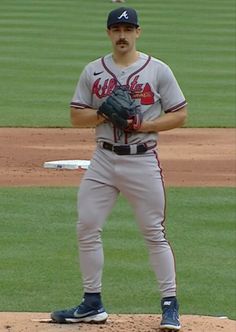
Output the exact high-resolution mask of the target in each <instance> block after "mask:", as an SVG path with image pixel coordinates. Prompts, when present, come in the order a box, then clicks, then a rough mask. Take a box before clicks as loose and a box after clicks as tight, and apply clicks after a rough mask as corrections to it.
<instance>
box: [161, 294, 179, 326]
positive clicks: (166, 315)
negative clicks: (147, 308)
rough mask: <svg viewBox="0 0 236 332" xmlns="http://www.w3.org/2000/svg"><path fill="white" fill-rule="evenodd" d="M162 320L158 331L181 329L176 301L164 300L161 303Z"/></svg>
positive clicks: (174, 299)
mask: <svg viewBox="0 0 236 332" xmlns="http://www.w3.org/2000/svg"><path fill="white" fill-rule="evenodd" d="M161 307H162V320H161V324H160V329H161V330H162V331H163V332H171V331H179V330H180V328H181V325H180V321H179V312H178V310H179V305H178V302H177V299H176V298H175V297H173V298H165V299H162V301H161Z"/></svg>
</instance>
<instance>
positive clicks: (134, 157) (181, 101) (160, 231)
mask: <svg viewBox="0 0 236 332" xmlns="http://www.w3.org/2000/svg"><path fill="white" fill-rule="evenodd" d="M117 85H125V86H129V88H130V91H131V95H132V98H134V99H136V100H137V101H138V103H139V104H140V109H141V111H142V113H143V119H144V121H145V120H154V119H156V118H158V117H160V116H161V113H162V112H166V113H168V112H178V110H179V109H181V108H183V107H184V106H185V105H186V101H185V98H184V95H183V93H182V91H181V89H180V87H179V85H178V83H177V81H176V79H175V77H174V75H173V73H172V71H171V70H170V68H169V67H168V66H167V65H166V64H165V63H163V62H161V61H160V60H158V59H155V58H153V57H150V56H148V55H146V54H144V53H139V57H138V60H137V61H136V62H135V63H133V64H132V65H130V66H129V67H126V68H120V67H118V66H117V65H116V64H115V63H114V61H113V57H112V54H108V55H106V56H105V57H103V58H100V59H97V60H96V61H93V62H91V63H89V64H88V65H87V66H86V67H85V69H84V70H83V72H82V74H81V76H80V79H79V82H78V85H77V88H76V91H75V93H74V96H73V99H72V101H71V107H74V108H78V109H83V108H93V109H98V108H99V106H100V105H101V104H102V103H103V101H104V100H105V99H106V98H107V97H108V96H109V95H110V94H111V92H112V90H113V89H114V88H115V87H116V86H117ZM157 140H158V134H157V133H156V132H151V133H150V132H148V133H146V132H145V133H142V132H131V133H130V132H129V133H127V132H124V131H122V130H120V129H118V128H115V127H114V126H113V125H112V124H111V123H110V122H105V123H102V124H100V125H98V126H97V127H96V142H97V147H96V150H95V152H94V155H93V157H92V160H91V164H90V167H89V169H88V170H87V171H86V173H85V175H84V177H83V180H82V182H81V185H80V190H79V195H78V214H79V221H78V240H79V253H80V267H81V272H82V277H83V286H84V291H85V292H86V293H100V292H101V284H102V283H101V278H102V269H103V263H104V257H103V248H102V240H101V231H102V228H103V225H104V222H105V220H106V218H107V216H108V215H109V213H110V212H111V209H112V207H113V206H114V204H115V201H116V199H117V196H118V195H119V193H120V192H121V193H122V194H123V195H124V196H125V197H126V198H127V200H128V201H129V203H130V204H131V206H132V207H133V209H134V212H135V215H136V220H137V223H138V226H139V228H140V231H141V232H142V234H143V236H144V239H145V241H146V244H147V247H148V250H149V256H150V262H151V265H152V267H153V270H154V272H155V275H156V278H157V282H158V285H159V289H160V292H161V295H162V297H163V298H164V297H172V296H175V295H176V282H175V262H174V257H173V253H172V250H171V247H170V245H169V243H168V242H167V240H166V238H165V229H164V221H165V191H164V185H163V178H162V171H161V168H160V163H159V159H158V152H157V150H156V148H155V147H156V145H157ZM120 145H121V148H120V149H121V150H119V147H118V149H117V150H116V146H120ZM142 147H145V152H144V151H143V150H142ZM123 149H124V151H125V154H123ZM120 151H121V152H122V153H120Z"/></svg>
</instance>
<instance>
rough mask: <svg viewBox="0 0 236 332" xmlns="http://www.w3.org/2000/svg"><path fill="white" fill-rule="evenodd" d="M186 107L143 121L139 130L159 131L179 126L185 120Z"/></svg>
mask: <svg viewBox="0 0 236 332" xmlns="http://www.w3.org/2000/svg"><path fill="white" fill-rule="evenodd" d="M186 117H187V109H186V107H184V108H182V109H181V110H179V111H176V112H174V113H167V114H164V115H162V116H161V117H159V118H158V119H156V120H153V121H143V123H142V125H141V128H140V129H139V131H141V132H159V131H165V130H170V129H174V128H178V127H181V126H182V125H183V124H184V123H185V120H186Z"/></svg>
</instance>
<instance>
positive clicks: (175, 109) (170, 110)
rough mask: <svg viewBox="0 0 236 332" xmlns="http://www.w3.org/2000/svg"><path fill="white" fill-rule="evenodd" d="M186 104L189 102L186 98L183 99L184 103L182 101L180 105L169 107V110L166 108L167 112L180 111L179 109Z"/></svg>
mask: <svg viewBox="0 0 236 332" xmlns="http://www.w3.org/2000/svg"><path fill="white" fill-rule="evenodd" d="M186 105H187V102H186V100H184V101H182V103H180V104H178V105H175V106H173V107H171V108H169V109H168V110H166V111H165V113H170V112H176V111H178V110H179V109H181V108H183V107H184V106H186Z"/></svg>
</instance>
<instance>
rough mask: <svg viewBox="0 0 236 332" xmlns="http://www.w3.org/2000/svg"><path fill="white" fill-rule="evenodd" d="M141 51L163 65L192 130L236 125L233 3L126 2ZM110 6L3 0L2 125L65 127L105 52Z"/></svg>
mask: <svg viewBox="0 0 236 332" xmlns="http://www.w3.org/2000/svg"><path fill="white" fill-rule="evenodd" d="M127 5H128V6H131V7H132V6H133V7H135V8H136V9H137V10H138V12H139V14H140V22H141V25H142V27H143V35H142V37H141V39H140V40H139V42H138V48H139V49H140V50H142V51H144V52H146V53H150V54H152V55H153V56H155V57H157V58H160V59H161V60H163V61H165V62H167V63H168V64H169V65H170V66H171V68H172V69H173V71H174V72H175V74H176V77H177V79H178V81H179V82H180V85H181V87H182V88H183V91H184V93H185V95H186V97H187V100H188V103H189V110H190V115H189V120H188V123H187V126H189V127H234V126H235V125H236V117H235V99H236V98H235V90H236V89H235V12H236V11H235V1H234V0H225V1H223V2H222V1H219V0H216V1H213V0H192V1H187V0H179V1H175V0H169V1H164V2H159V1H156V0H147V1H135V0H129V1H128V3H127ZM116 6H119V5H116V4H112V3H111V2H110V1H109V0H104V1H97V0H89V1H84V0H77V1H75V0H67V1H62V0H44V1H40V0H33V1H32V0H20V1H19V0H11V1H9V0H1V3H0V30H1V35H0V45H1V52H0V74H1V82H2V84H1V99H0V126H10V127H11V126H12V127H14V126H27V127H32V126H34V127H48V126H49V127H57V126H61V127H66V126H70V123H69V113H68V105H69V103H70V100H71V98H72V95H73V93H74V89H75V86H76V83H77V80H78V77H79V74H80V72H81V70H82V68H83V67H84V65H85V64H86V63H87V62H89V61H91V60H93V59H95V58H97V57H100V56H102V55H103V54H106V53H108V52H110V43H109V41H108V40H107V38H106V33H105V22H106V16H107V13H108V12H109V11H110V10H111V9H113V8H115V7H116Z"/></svg>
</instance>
